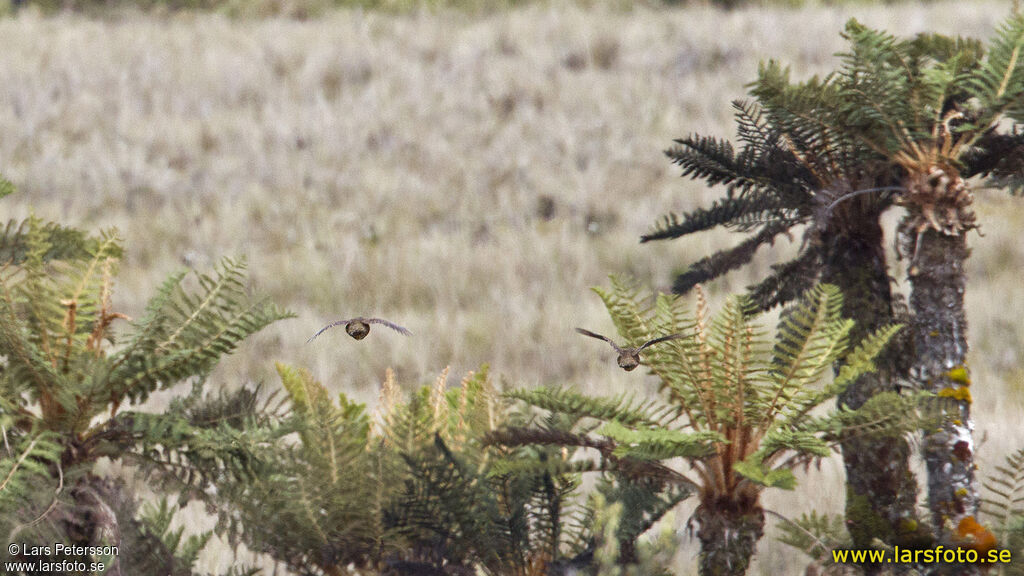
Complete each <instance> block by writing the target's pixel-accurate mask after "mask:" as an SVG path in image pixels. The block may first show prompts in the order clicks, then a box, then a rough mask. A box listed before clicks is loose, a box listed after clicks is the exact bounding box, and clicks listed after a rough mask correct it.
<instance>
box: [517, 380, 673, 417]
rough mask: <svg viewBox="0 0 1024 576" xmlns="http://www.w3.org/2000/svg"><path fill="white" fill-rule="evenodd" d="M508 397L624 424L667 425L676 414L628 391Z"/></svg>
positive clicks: (538, 391)
mask: <svg viewBox="0 0 1024 576" xmlns="http://www.w3.org/2000/svg"><path fill="white" fill-rule="evenodd" d="M506 395H507V396H508V397H509V398H513V399H516V400H521V401H523V402H526V403H527V404H530V405H531V406H536V407H538V408H543V409H544V410H549V411H551V412H561V413H564V414H571V415H573V416H575V417H586V418H595V419H597V420H604V421H614V422H619V423H621V424H624V425H626V426H644V425H646V426H668V425H669V424H671V423H672V422H673V421H675V419H676V418H678V414H677V413H676V411H675V410H674V409H673V408H671V407H670V406H665V405H664V404H662V403H659V402H657V401H655V400H645V401H641V400H637V399H636V397H635V396H633V395H630V394H626V393H623V394H620V395H618V396H615V397H611V398H602V397H594V396H587V395H584V394H580V393H578V392H575V391H573V390H571V389H569V388H534V389H531V390H514V391H511V392H507V393H506Z"/></svg>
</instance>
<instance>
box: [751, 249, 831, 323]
mask: <svg viewBox="0 0 1024 576" xmlns="http://www.w3.org/2000/svg"><path fill="white" fill-rule="evenodd" d="M770 268H771V270H772V271H771V273H770V274H768V276H767V277H766V278H765V279H764V280H762V281H760V282H759V283H757V284H751V285H750V286H747V294H748V295H749V296H750V299H751V300H752V301H753V302H754V304H755V305H756V306H757V308H758V309H759V310H762V311H768V310H771V309H772V308H775V307H776V306H785V305H787V304H789V303H790V302H792V301H794V300H796V299H797V298H799V297H800V295H801V294H804V293H806V292H807V291H808V290H810V289H811V288H812V287H813V286H814V283H815V282H816V281H817V280H818V279H819V277H820V275H821V249H820V248H819V247H818V246H808V247H806V248H804V249H803V250H802V251H801V252H800V254H799V255H798V256H797V257H796V258H794V259H793V260H790V261H789V262H783V263H780V264H772V265H771V266H770Z"/></svg>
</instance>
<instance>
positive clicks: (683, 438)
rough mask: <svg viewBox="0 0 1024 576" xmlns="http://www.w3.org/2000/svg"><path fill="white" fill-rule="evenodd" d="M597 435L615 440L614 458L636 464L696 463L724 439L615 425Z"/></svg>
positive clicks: (707, 433)
mask: <svg viewBox="0 0 1024 576" xmlns="http://www.w3.org/2000/svg"><path fill="white" fill-rule="evenodd" d="M597 433H598V434H602V435H604V436H607V437H608V438H611V439H612V440H615V442H616V443H617V445H616V446H615V449H614V451H613V454H614V455H615V456H617V457H619V458H635V459H637V460H668V459H671V458H686V459H690V460H699V459H701V458H705V457H707V456H710V455H711V454H713V453H715V448H716V444H717V443H722V442H726V439H725V436H723V435H722V434H721V433H719V432H711V431H702V432H689V433H687V432H680V431H678V430H667V429H664V428H653V429H652V428H640V429H636V430H634V429H631V428H627V427H626V426H623V425H622V424H619V423H617V422H609V423H607V424H605V425H604V426H602V427H601V428H599V429H598V430H597Z"/></svg>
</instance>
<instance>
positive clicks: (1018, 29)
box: [967, 14, 1024, 126]
mask: <svg viewBox="0 0 1024 576" xmlns="http://www.w3.org/2000/svg"><path fill="white" fill-rule="evenodd" d="M967 83H968V84H969V85H970V86H971V87H972V88H973V90H972V93H973V95H974V96H976V97H977V98H978V99H979V100H980V104H981V106H982V108H983V109H984V110H985V111H986V114H985V117H983V118H980V119H979V121H978V123H979V124H981V125H985V126H987V125H988V124H989V123H990V122H992V121H994V120H995V119H997V118H998V117H999V116H1001V115H1002V114H1006V115H1008V116H1010V117H1011V118H1014V119H1015V120H1017V121H1018V122H1024V97H1022V96H1024V15H1021V14H1017V15H1015V16H1011V17H1010V18H1009V19H1007V20H1006V21H1005V22H1003V23H1002V24H1001V25H1000V26H999V27H998V28H997V29H996V34H995V37H994V38H993V39H992V40H991V41H990V42H989V45H988V54H987V55H986V57H985V60H984V61H983V62H982V64H981V66H978V67H976V68H974V70H973V73H972V74H971V76H970V78H969V79H968V80H967Z"/></svg>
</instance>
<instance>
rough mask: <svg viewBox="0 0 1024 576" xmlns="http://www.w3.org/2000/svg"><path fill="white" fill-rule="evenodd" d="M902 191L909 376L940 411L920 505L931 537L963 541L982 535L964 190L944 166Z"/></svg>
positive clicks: (929, 435)
mask: <svg viewBox="0 0 1024 576" xmlns="http://www.w3.org/2000/svg"><path fill="white" fill-rule="evenodd" d="M905 196H906V197H907V198H908V199H909V202H908V213H907V216H906V217H905V218H904V220H903V222H902V223H901V224H900V244H901V247H902V249H903V252H904V253H905V254H907V255H910V264H909V268H908V276H909V278H910V284H911V291H910V309H911V312H912V313H913V317H914V320H913V336H914V347H915V355H914V363H913V366H912V368H911V374H910V375H911V378H912V379H913V380H914V383H915V384H916V385H917V386H918V387H920V388H921V389H924V390H929V391H931V392H934V393H935V394H937V395H938V396H939V397H940V400H941V404H940V405H941V406H943V410H944V413H945V414H946V415H947V416H948V417H947V418H945V419H944V421H943V424H942V425H941V426H939V427H938V428H937V429H931V430H925V431H924V439H923V443H922V448H923V450H924V459H925V463H926V465H927V469H928V508H929V510H930V512H931V517H932V524H933V526H934V529H935V537H936V539H937V540H938V542H939V543H940V544H945V545H947V546H952V545H960V546H971V545H972V544H973V542H972V539H975V538H977V537H979V536H983V534H980V533H978V532H977V531H974V530H973V528H974V527H980V526H979V524H978V523H977V520H976V518H977V514H978V505H979V499H978V490H977V487H976V486H975V481H974V440H973V439H972V437H971V432H972V431H973V429H974V423H973V421H972V420H971V410H970V407H971V394H970V391H969V390H970V389H969V386H970V378H969V377H968V373H967V365H966V360H967V318H966V314H965V311H964V289H965V283H966V282H965V280H966V279H965V276H964V262H965V261H966V260H967V256H968V255H969V252H968V250H967V239H966V234H967V231H968V230H970V229H971V228H972V227H973V226H974V214H973V213H972V212H971V211H970V209H969V206H970V204H971V201H972V196H971V194H970V192H969V190H968V189H967V186H966V184H965V182H964V181H963V179H962V178H960V176H959V175H958V174H957V173H956V171H955V170H954V169H952V168H951V167H948V166H933V167H931V168H930V169H929V171H928V172H927V173H926V174H917V175H912V176H911V177H910V178H909V179H908V182H907V192H906V193H905ZM932 570H933V571H934V572H936V573H950V574H958V575H967V574H977V573H978V571H977V569H976V568H974V567H956V568H954V567H946V568H938V567H935V568H932Z"/></svg>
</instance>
